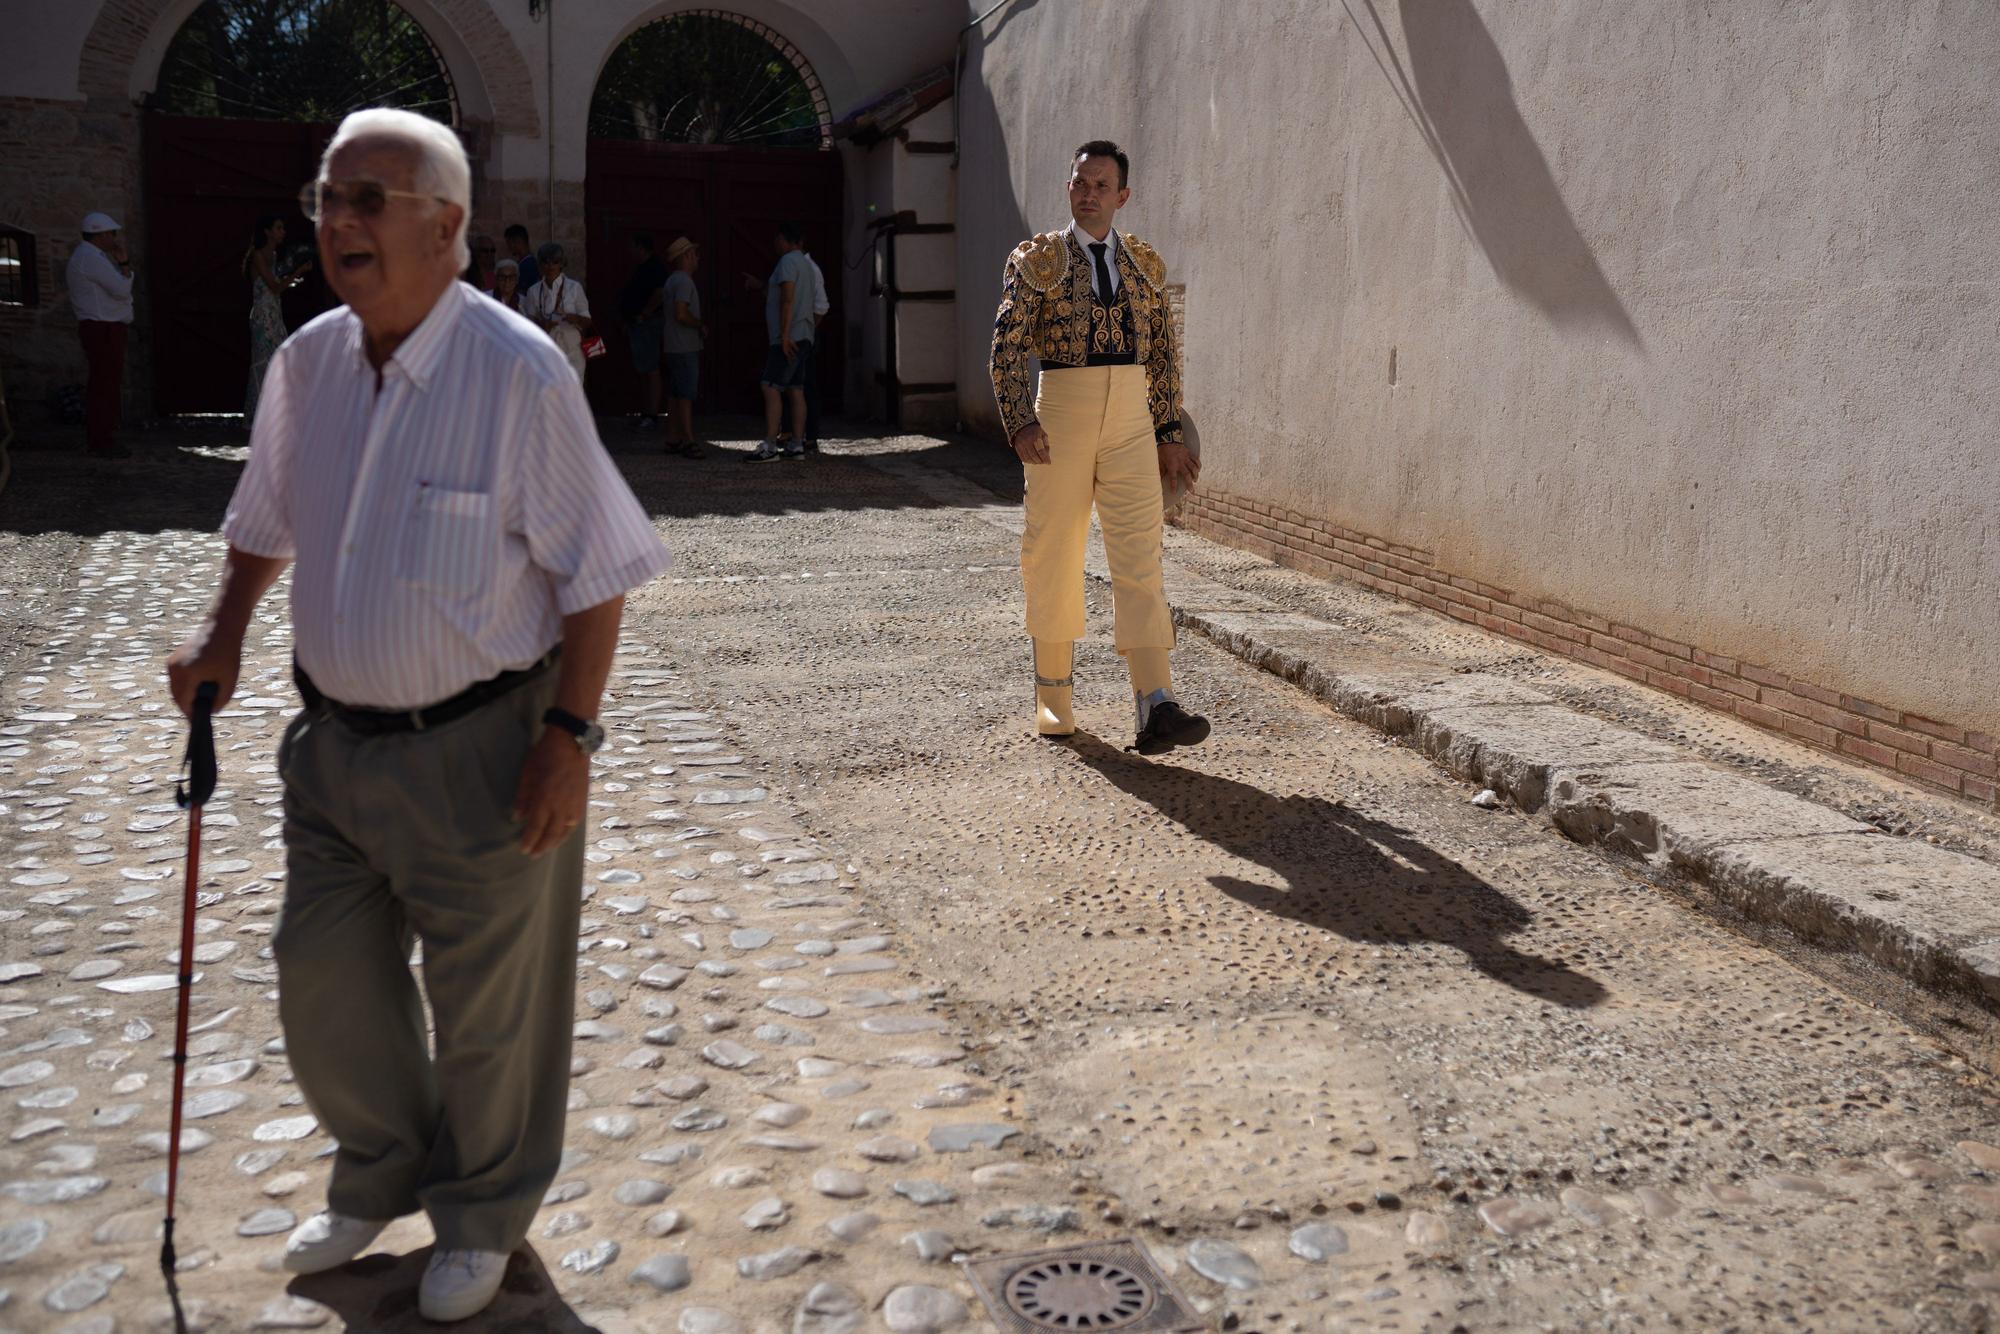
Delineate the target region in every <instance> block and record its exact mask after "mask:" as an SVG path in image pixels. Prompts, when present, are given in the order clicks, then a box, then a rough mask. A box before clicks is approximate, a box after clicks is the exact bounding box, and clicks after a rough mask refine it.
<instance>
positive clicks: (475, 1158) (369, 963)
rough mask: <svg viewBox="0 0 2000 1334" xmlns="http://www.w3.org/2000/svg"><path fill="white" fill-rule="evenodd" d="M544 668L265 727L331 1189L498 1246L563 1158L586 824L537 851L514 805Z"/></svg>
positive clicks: (507, 1246)
mask: <svg viewBox="0 0 2000 1334" xmlns="http://www.w3.org/2000/svg"><path fill="white" fill-rule="evenodd" d="M555 688H556V671H555V669H554V668H550V669H549V670H548V671H547V672H546V674H545V675H543V676H542V677H540V678H538V679H536V680H533V681H530V682H527V683H526V684H524V685H522V686H520V687H518V688H516V689H515V690H513V691H512V692H510V693H508V694H506V695H504V696H502V697H501V698H499V699H497V700H495V701H493V702H492V703H490V704H487V705H486V706H485V707H483V708H481V709H478V710H476V711H475V712H473V713H472V714H470V715H468V716H466V717H464V718H459V719H456V720H454V721H452V722H450V723H447V724H445V725H444V726H442V727H437V728H432V729H430V730H427V731H422V732H400V733H395V734H392V735H387V736H363V735H361V734H359V733H357V732H354V731H352V730H351V729H349V728H347V727H346V726H344V725H343V724H341V723H339V722H338V721H335V720H334V719H333V718H331V717H330V716H328V715H326V714H323V713H318V712H315V711H313V710H311V709H308V710H306V711H305V712H303V713H301V714H300V715H299V716H298V717H296V718H294V719H293V720H292V723H291V726H290V727H288V728H287V729H286V731H285V737H284V740H283V742H282V743H281V744H280V745H279V748H278V771H279V773H280V774H281V775H282V776H283V778H284V785H285V847H286V868H287V882H286V888H285V903H284V911H283V915H282V916H281V917H280V918H279V921H278V929H277V934H276V936H275V937H274V939H273V942H272V945H273V949H274V952H275V953H276V955H277V961H278V1011H279V1016H280V1018H281V1019H282V1020H283V1022H284V1028H285V1047H286V1051H287V1053H288V1055H289V1057H290V1059H291V1064H292V1072H293V1075H294V1077H295V1078H296V1079H297V1080H298V1084H299V1088H300V1090H301V1091H302V1092H303V1093H304V1094H305V1099H306V1105H307V1106H308V1107H310V1108H311V1109H312V1112H313V1114H314V1115H315V1116H317V1117H318V1118H319V1120H320V1123H321V1124H322V1125H323V1126H324V1127H325V1128H326V1130H327V1131H328V1133H330V1134H331V1135H332V1136H333V1138H334V1140H335V1141H336V1142H337V1144H338V1146H339V1151H338V1153H337V1154H336V1155H335V1156H334V1160H333V1179H332V1182H331V1184H330V1185H329V1186H328V1188H327V1203H328V1205H329V1206H330V1207H331V1208H333V1209H334V1210H336V1211H337V1212H339V1213H343V1214H346V1215H349V1216H350V1217H354V1218H368V1219H389V1218H396V1217H400V1216H401V1215H403V1214H408V1213H413V1212H415V1211H416V1210H417V1209H422V1210H424V1212H426V1213H427V1214H429V1215H430V1219H431V1224H432V1226H433V1227H434V1228H435V1229H436V1231H437V1236H438V1244H439V1246H441V1247H450V1248H455V1249H468V1250H482V1251H511V1250H512V1249H513V1248H514V1247H515V1246H516V1245H518V1244H519V1243H520V1241H521V1239H522V1238H523V1237H524V1236H525V1235H526V1234H527V1230H528V1224H529V1223H530V1221H531V1220H532V1219H533V1218H534V1215H535V1211H536V1210H537V1209H539V1208H540V1207H541V1203H542V1195H543V1193H544V1192H545V1191H546V1190H547V1189H548V1187H549V1183H550V1182H552V1181H553V1180H554V1179H555V1174H556V1168H557V1165H558V1164H559V1162H560V1161H561V1158H562V1139H563V1117H564V1114H565V1112H566V1110H567V1107H568V1101H569V1052H570V1036H571V1026H572V1024H573V1023H574V1013H573V1011H574V1004H575V1001H574V997H575V992H576V938H577V918H578V915H579V910H580V905H581V900H582V893H581V891H582V884H583V830H582V829H581V828H579V829H578V830H577V831H576V832H575V833H574V834H572V835H571V836H570V838H569V839H568V840H566V841H565V842H564V843H563V844H562V846H561V847H559V848H557V849H556V850H555V851H553V852H550V853H547V854H545V855H544V856H542V857H540V858H537V859H533V860H531V859H529V858H528V857H527V856H525V855H523V853H522V852H521V848H520V840H521V830H520V827H519V826H518V825H516V824H514V823H513V821H512V820H511V819H509V808H510V807H511V806H512V804H513V799H514V790H515V785H516V783H518V781H519V779H520V775H521V765H522V763H523V762H524V761H525V760H526V758H527V755H528V751H529V748H530V747H531V746H532V745H533V743H534V741H535V738H536V737H538V736H539V735H540V734H541V731H542V722H541V716H542V711H543V710H544V709H546V708H547V707H548V706H549V704H550V702H551V701H552V700H553V699H554V697H555ZM413 939H414V940H421V941H422V942H423V984H424V985H423V992H424V997H425V998H428V1000H429V1002H430V1008H431V1013H432V1016H433V1018H434V1021H435V1027H436V1052H435V1054H433V1053H432V1051H431V1044H430V1042H429V1041H428V1040H427V1038H426V1036H425V1025H424V1007H423V1002H422V999H421V998H420V997H419V995H418V991H417V983H416V978H415V977H414V975H413V974H412V972H411V968H410V952H411V944H412V941H413Z"/></svg>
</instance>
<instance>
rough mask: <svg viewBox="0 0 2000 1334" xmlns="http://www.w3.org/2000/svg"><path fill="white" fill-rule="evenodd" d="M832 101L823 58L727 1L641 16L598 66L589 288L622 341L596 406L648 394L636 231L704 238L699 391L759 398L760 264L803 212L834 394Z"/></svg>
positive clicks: (840, 348) (837, 377) (712, 401)
mask: <svg viewBox="0 0 2000 1334" xmlns="http://www.w3.org/2000/svg"><path fill="white" fill-rule="evenodd" d="M832 127H833V116H832V113H831V108H830V107H829V106H828V104H827V99H826V94H825V92H824V91H823V90H822V89H821V87H820V83H819V78H818V76H817V75H815V74H814V73H813V70H812V66H811V65H810V63H808V62H807V60H806V59H805V57H804V56H803V55H802V54H801V53H800V52H799V51H798V50H797V48H795V47H794V46H792V44H791V43H790V42H788V41H786V40H785V39H784V38H783V37H782V36H781V35H780V34H778V33H776V32H774V31H772V30H771V29H770V28H767V27H765V26H764V25H763V24H760V23H757V22H755V21H754V20H751V19H748V18H745V17H743V16H742V15H738V14H732V13H728V12H725V11H722V10H714V9H699V10H687V11H683V12H681V13H677V14H672V15H669V16H668V17H666V18H663V19H659V20H656V21H655V22H652V23H649V24H647V25H645V26H644V27H641V28H639V29H638V30H637V31H635V32H633V33H632V34H631V35H630V36H628V37H627V38H626V39H625V40H624V41H623V42H621V43H620V44H619V46H618V48H617V49H616V50H615V51H613V52H612V55H611V58H610V59H609V60H608V61H606V62H605V65H604V69H603V71H602V72H601V73H600V74H599V75H598V80H597V87H596V90H595V92H594V93H593V95H592V98H591V105H590V142H589V149H588V155H587V159H586V168H585V186H584V192H585V202H584V208H585V215H586V217H585V226H586V228H587V234H588V244H589V248H590V260H591V263H590V279H589V287H590V303H591V309H592V310H593V311H596V312H598V314H599V316H600V318H599V322H598V328H599V331H600V332H602V333H603V334H604V335H605V338H606V341H607V342H609V343H611V344H612V347H611V351H612V354H613V355H611V356H608V357H602V358H599V359H597V360H596V361H593V362H592V363H591V365H590V372H589V374H590V389H591V397H592V400H593V402H595V403H596V405H597V407H598V409H599V411H604V412H629V411H635V410H637V408H638V406H639V380H638V376H637V373H636V372H635V371H634V369H633V366H632V361H631V357H630V353H629V351H628V348H627V345H626V341H625V332H624V330H623V328H622V327H619V324H618V321H617V320H616V319H615V318H607V317H615V316H616V314H617V313H618V309H619V307H618V298H619V294H620V292H621V290H622V289H623V287H624V285H625V282H626V280H627V278H628V277H629V276H630V275H631V273H632V271H633V268H634V264H635V260H634V258H633V251H632V248H631V239H632V236H633V235H634V234H635V233H637V232H651V233H652V234H653V236H654V237H655V238H656V240H657V242H658V244H659V246H660V247H661V248H662V249H664V248H665V246H666V245H667V243H668V242H669V241H671V240H672V239H673V238H674V237H676V236H687V237H690V238H692V239H693V240H695V241H696V242H698V243H699V244H700V245H701V247H702V266H701V270H700V272H699V274H698V275H697V278H696V282H697V284H698V285H699V287H700V290H701V299H702V315H703V317H704V318H705V319H706V320H707V322H708V325H709V340H708V349H707V354H706V355H705V356H704V357H703V358H702V386H701V399H702V403H703V405H704V407H709V406H713V407H717V408H722V409H725V410H731V411H747V410H751V409H753V408H754V407H755V406H756V404H757V401H758V394H757V376H758V373H759V369H760V367H761V366H762V364H763V359H764V300H763V297H762V296H761V295H759V294H758V293H755V292H751V291H747V290H746V288H745V284H744V281H743V275H744V274H746V273H748V274H751V275H754V276H755V277H757V278H760V279H761V278H763V277H765V276H766V275H767V274H769V272H770V271H771V267H772V264H773V261H774V259H775V256H774V254H773V253H772V238H773V236H774V235H775V234H776V232H777V227H778V224H779V223H780V222H781V221H784V220H786V219H791V220H794V221H797V222H798V223H799V224H800V225H801V226H802V227H804V229H805V232H806V244H807V248H808V249H809V250H810V251H811V252H812V254H813V257H814V259H815V260H817V261H818V263H819V266H820V269H821V271H822V272H824V273H825V274H826V282H827V289H828V296H829V298H830V301H831V303H832V305H833V312H832V313H831V314H830V315H829V316H828V318H827V320H826V322H825V323H824V324H822V325H821V326H820V338H819V351H818V356H817V358H816V361H817V364H818V370H819V375H820V383H821V385H822V387H823V388H824V390H825V392H826V402H827V405H828V407H829V408H838V406H839V403H838V396H839V393H840V386H841V385H842V384H843V383H844V381H845V373H844V368H845V358H846V348H845V343H846V340H845V338H844V337H843V334H842V329H843V326H844V323H845V321H844V319H843V318H842V314H841V285H842V284H841V280H842V277H843V269H844V266H843V265H842V264H841V262H840V240H841V220H842V196H841V175H840V158H839V156H838V155H837V154H835V153H834V152H833V151H832V150H833V134H832Z"/></svg>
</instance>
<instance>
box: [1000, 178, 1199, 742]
mask: <svg viewBox="0 0 2000 1334" xmlns="http://www.w3.org/2000/svg"><path fill="white" fill-rule="evenodd" d="M1130 177H1131V162H1130V160H1129V159H1128V158H1127V156H1126V154H1125V153H1124V152H1123V151H1122V150H1121V149H1120V148H1119V147H1118V145H1116V144H1114V143H1111V142H1110V141H1108V140H1103V139H1093V140H1092V141H1091V142H1089V143H1087V144H1085V145H1083V146H1082V147H1081V148H1079V149H1077V150H1076V152H1075V153H1074V154H1072V155H1071V158H1070V178H1069V207H1070V217H1071V219H1072V221H1071V222H1070V225H1069V226H1068V227H1066V228H1064V229H1063V230H1062V231H1058V232H1044V233H1041V234H1039V235H1037V236H1034V237H1032V238H1030V239H1029V240H1027V241H1024V242H1022V243H1021V245H1019V246H1018V247H1016V248H1015V250H1014V253H1013V254H1011V255H1009V256H1008V257H1007V269H1006V274H1005V279H1004V289H1003V291H1002V295H1001V298H1000V313H999V316H998V318H997V319H996V320H995V322H994V326H993V359H992V373H993V393H994V396H995V397H996V398H997V399H998V400H999V404H1000V419H1001V422H1002V424H1003V425H1004V426H1005V428H1006V431H1007V439H1008V440H1009V441H1010V442H1011V443H1012V445H1013V447H1014V452H1015V453H1016V454H1017V455H1019V456H1020V459H1021V462H1022V464H1023V465H1024V467H1025V469H1026V474H1027V501H1026V508H1027V527H1026V530H1025V531H1024V532H1023V533H1022V536H1021V582H1022V584H1023V586H1024V589H1025V592H1026V594H1027V604H1028V617H1027V620H1028V634H1029V635H1030V636H1032V637H1033V639H1034V653H1035V730H1036V732H1037V733H1038V734H1039V735H1041V736H1044V737H1048V738H1051V739H1060V738H1062V737H1067V736H1071V735H1073V734H1074V733H1075V732H1076V717H1075V713H1074V710H1073V705H1072V684H1073V676H1072V668H1073V663H1074V658H1075V641H1076V640H1077V639H1078V638H1079V637H1080V636H1081V635H1082V634H1083V630H1084V607H1083V559H1084V545H1085V542H1086V540H1087V538H1088V537H1089V533H1090V513H1091V509H1092V508H1093V506H1094V507H1095V508H1096V511H1097V518H1098V524H1099V526H1100V527H1101V528H1102V529H1103V532H1104V555H1105V559H1106V562H1107V563H1108V564H1109V565H1110V567H1111V594H1112V604H1113V609H1114V621H1115V624H1114V641H1115V643H1116V644H1117V648H1118V652H1119V653H1120V654H1121V655H1123V656H1124V658H1125V664H1126V667H1127V669H1128V670H1129V671H1130V673H1131V676H1132V697H1133V704H1134V709H1135V713H1136V733H1137V735H1136V739H1135V742H1134V745H1133V749H1135V750H1137V751H1139V752H1140V753H1141V754H1145V755H1160V754H1164V753H1166V752H1167V751H1170V750H1173V749H1174V748H1175V747H1177V746H1191V745H1195V744H1198V743H1199V742H1201V741H1203V740H1206V739H1207V737H1208V732H1209V725H1208V720H1207V719H1206V718H1203V717H1201V716H1200V715H1198V714H1194V713H1190V712H1188V711H1187V710H1186V709H1184V708H1183V707H1181V705H1180V703H1179V701H1178V700H1177V699H1176V698H1175V696H1174V682H1173V670H1172V667H1171V665H1170V664H1169V662H1168V653H1169V651H1170V650H1171V649H1172V648H1173V646H1174V618H1173V612H1172V611H1171V609H1170V608H1169V607H1168V606H1167V597H1166V589H1165V586H1164V582H1163V579H1162V575H1161V569H1160V554H1161V553H1160V542H1161V528H1162V526H1163V522H1164V518H1163V514H1162V504H1161V497H1162V490H1161V478H1162V476H1163V475H1164V476H1165V477H1166V478H1167V479H1168V480H1169V481H1172V482H1175V483H1177V484H1191V483H1193V482H1194V480H1195V479H1196V477H1197V476H1198V475H1199V474H1200V471H1201V464H1200V461H1199V460H1198V459H1196V458H1195V457H1194V455H1192V454H1191V453H1190V452H1189V451H1188V449H1187V447H1186V445H1185V444H1184V443H1183V442H1182V438H1181V416H1180V413H1181V386H1180V368H1179V364H1178V362H1177V360H1176V358H1175V355H1174V338H1173V326H1172V323H1171V321H1170V320H1169V319H1168V316H1167V301H1166V274H1167V266H1166V261H1164V260H1162V259H1161V258H1160V256H1159V253H1158V252H1157V251H1155V250H1154V249H1153V248H1152V247H1151V246H1149V245H1147V244H1146V243H1145V242H1144V241H1141V240H1140V239H1139V238H1138V237H1136V236H1133V235H1131V234H1129V233H1124V232H1120V231H1118V230H1117V229H1116V228H1115V227H1114V226H1113V225H1112V223H1113V221H1114V219H1115V217H1116V215H1117V213H1118V210H1119V209H1121V208H1123V207H1124V206H1125V204H1126V202H1127V201H1128V200H1129V199H1130V198H1131V195H1132V192H1131V190H1130V188H1129V181H1130ZM1037 361H1039V362H1040V363H1041V377H1040V383H1039V386H1037V383H1036V379H1035V372H1034V364H1033V363H1035V362H1037Z"/></svg>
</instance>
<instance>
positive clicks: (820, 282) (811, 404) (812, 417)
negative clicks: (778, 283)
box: [799, 251, 833, 454]
mask: <svg viewBox="0 0 2000 1334" xmlns="http://www.w3.org/2000/svg"><path fill="white" fill-rule="evenodd" d="M801 253H802V254H804V255H805V257H806V263H808V264H810V265H812V272H813V343H814V345H815V346H817V345H818V344H819V343H820V342H821V341H822V340H821V339H820V337H819V326H820V323H821V322H822V321H823V320H825V319H826V313H827V311H829V310H831V309H833V306H832V303H831V302H830V301H829V300H828V299H827V295H826V274H825V273H823V272H821V271H820V267H819V261H818V260H816V259H814V258H813V257H812V254H811V252H809V251H802V252H801ZM799 431H800V434H801V435H802V437H803V438H804V440H805V444H806V453H808V454H817V453H819V371H818V368H817V367H815V368H814V371H813V374H812V375H810V376H808V377H807V379H806V419H805V423H804V424H803V425H802V426H800V427H799Z"/></svg>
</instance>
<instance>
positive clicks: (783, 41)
mask: <svg viewBox="0 0 2000 1334" xmlns="http://www.w3.org/2000/svg"><path fill="white" fill-rule="evenodd" d="M683 18H702V19H716V20H719V21H721V22H723V23H730V24H734V25H735V26H737V27H739V28H742V29H744V30H745V31H747V32H750V33H752V34H754V35H755V36H757V37H759V38H761V39H762V40H763V41H764V42H765V43H766V44H768V45H769V46H770V47H771V48H772V49H773V50H775V51H776V52H777V53H778V54H779V55H781V56H783V57H784V58H785V60H786V62H787V63H789V64H790V65H791V67H792V69H793V70H794V71H795V72H796V73H797V74H798V76H799V78H800V79H801V80H802V81H804V83H805V86H806V91H807V92H808V93H810V94H811V96H812V100H813V112H814V115H815V117H816V118H817V119H818V121H819V138H820V143H819V146H820V147H821V148H822V149H826V148H831V147H833V104H832V101H831V100H830V99H829V98H828V96H827V91H826V85H825V84H824V83H822V82H821V80H820V76H819V71H818V70H817V69H815V68H814V66H813V62H812V60H811V59H810V58H809V57H808V56H807V55H806V53H805V52H804V51H803V50H801V49H800V48H799V46H798V45H797V44H796V43H794V42H793V41H792V40H791V38H789V37H787V36H786V35H785V34H784V33H783V32H781V31H779V30H778V29H777V28H775V27H773V26H772V25H771V24H770V23H767V22H765V21H764V20H762V19H759V18H756V17H754V16H752V15H750V14H745V13H742V12H740V11H738V10H734V9H717V8H712V7H709V6H705V5H676V6H671V7H668V8H666V9H664V10H662V11H661V12H659V13H653V14H649V15H647V16H646V17H645V18H644V19H642V20H641V21H639V22H637V23H634V24H632V25H631V26H629V27H627V28H626V29H625V30H624V31H623V32H621V33H620V34H618V39H617V40H616V41H614V42H612V43H611V45H610V47H609V48H607V49H606V50H605V52H604V55H603V57H602V58H601V59H600V60H599V61H598V62H597V70H596V73H595V74H594V75H593V76H592V79H591V89H592V92H593V94H594V93H595V90H596V88H597V86H598V84H599V83H600V82H601V81H602V79H603V78H604V71H605V68H606V66H608V65H609V64H610V63H611V58H612V56H613V55H615V54H616V53H617V52H618V50H619V49H620V48H621V47H623V46H624V45H625V43H626V42H627V41H628V40H630V39H631V37H632V35H633V34H634V33H637V32H640V31H641V30H643V29H645V28H648V27H650V26H652V25H653V24H655V23H662V22H665V21H666V20H668V19H683Z"/></svg>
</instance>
